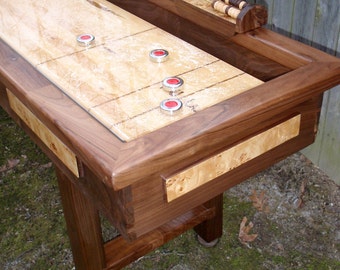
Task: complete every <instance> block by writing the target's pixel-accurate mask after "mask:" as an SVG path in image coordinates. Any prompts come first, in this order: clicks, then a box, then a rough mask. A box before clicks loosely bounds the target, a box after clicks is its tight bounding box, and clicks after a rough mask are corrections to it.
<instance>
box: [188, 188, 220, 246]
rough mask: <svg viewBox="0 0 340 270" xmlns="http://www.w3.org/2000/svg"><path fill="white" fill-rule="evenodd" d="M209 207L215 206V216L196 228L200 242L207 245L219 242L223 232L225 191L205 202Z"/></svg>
mask: <svg viewBox="0 0 340 270" xmlns="http://www.w3.org/2000/svg"><path fill="white" fill-rule="evenodd" d="M204 206H205V207H207V208H212V207H214V208H215V216H214V217H213V218H211V219H208V220H206V221H204V222H202V223H201V224H199V225H197V226H196V227H195V228H194V229H195V231H196V233H197V235H198V239H199V242H200V243H201V244H202V245H204V246H207V247H212V246H214V245H216V244H217V242H218V239H219V238H220V237H221V236H222V233H223V193H222V194H220V195H218V196H216V197H215V198H213V199H211V200H210V201H208V202H206V203H205V204H204Z"/></svg>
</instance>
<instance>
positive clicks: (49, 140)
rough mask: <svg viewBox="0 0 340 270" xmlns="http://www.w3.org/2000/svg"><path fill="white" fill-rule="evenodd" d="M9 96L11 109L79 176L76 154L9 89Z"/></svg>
mask: <svg viewBox="0 0 340 270" xmlns="http://www.w3.org/2000/svg"><path fill="white" fill-rule="evenodd" d="M7 96H8V100H9V104H10V107H11V109H12V110H13V111H14V112H15V113H16V114H17V115H18V116H19V117H20V118H21V119H22V120H23V121H24V122H25V123H26V125H28V126H29V127H30V129H32V131H33V132H34V133H35V134H36V135H37V136H38V137H39V138H40V139H41V140H42V141H43V142H44V143H45V144H46V146H47V147H48V148H49V149H50V150H51V151H52V152H53V153H54V154H55V155H56V156H57V157H58V159H60V160H61V162H63V163H64V164H65V166H66V167H67V168H68V169H69V170H70V171H71V172H72V173H73V174H74V175H75V176H76V177H79V171H78V165H77V158H76V156H75V154H74V153H73V152H72V151H71V150H70V149H69V148H68V147H67V146H66V145H65V144H64V143H63V142H62V141H61V140H59V138H58V137H56V136H55V135H54V134H53V133H52V132H51V131H50V130H49V129H48V128H46V126H45V125H44V124H43V123H42V122H41V121H40V120H39V119H38V118H37V117H36V116H35V115H34V114H33V113H32V112H31V111H30V110H29V109H27V108H26V107H25V105H23V104H22V103H21V101H20V100H18V99H17V98H16V97H15V96H14V95H13V94H12V93H11V91H10V90H8V89H7Z"/></svg>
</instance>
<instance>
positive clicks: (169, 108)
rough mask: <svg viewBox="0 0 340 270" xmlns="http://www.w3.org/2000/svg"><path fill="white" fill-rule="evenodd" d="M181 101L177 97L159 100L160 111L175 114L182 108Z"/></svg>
mask: <svg viewBox="0 0 340 270" xmlns="http://www.w3.org/2000/svg"><path fill="white" fill-rule="evenodd" d="M182 105H183V104H182V101H180V100H179V99H177V98H169V99H165V100H163V101H162V102H161V104H160V108H161V111H162V112H164V113H167V114H170V115H173V114H175V113H176V112H178V111H179V110H180V109H181V108H182Z"/></svg>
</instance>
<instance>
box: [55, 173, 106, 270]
mask: <svg viewBox="0 0 340 270" xmlns="http://www.w3.org/2000/svg"><path fill="white" fill-rule="evenodd" d="M56 173H57V178H58V183H59V189H60V194H61V200H62V204H63V209H64V216H65V219H66V225H67V231H68V235H69V238H70V242H71V248H72V253H73V260H74V263H75V266H76V269H81V270H83V269H84V270H85V269H103V268H104V267H105V253H104V245H103V239H102V232H101V226H100V219H99V213H98V211H97V210H96V209H95V207H94V205H93V204H92V203H91V202H90V201H89V200H88V199H87V198H86V197H85V196H84V195H83V194H82V193H81V192H80V191H79V190H78V189H77V187H76V186H75V185H74V184H73V183H72V182H71V181H70V180H69V179H68V178H67V176H66V175H65V174H63V173H62V172H61V171H60V170H59V169H58V168H56Z"/></svg>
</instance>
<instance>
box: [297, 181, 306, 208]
mask: <svg viewBox="0 0 340 270" xmlns="http://www.w3.org/2000/svg"><path fill="white" fill-rule="evenodd" d="M307 182H308V180H307V179H304V180H303V181H302V183H301V186H300V194H299V198H298V200H297V203H296V206H297V208H301V207H302V206H303V196H304V195H305V192H306V186H307Z"/></svg>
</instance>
